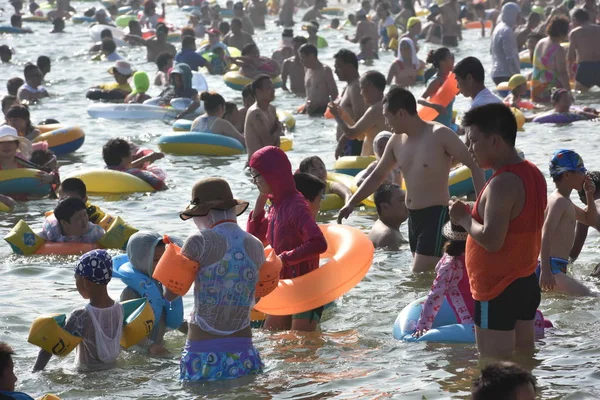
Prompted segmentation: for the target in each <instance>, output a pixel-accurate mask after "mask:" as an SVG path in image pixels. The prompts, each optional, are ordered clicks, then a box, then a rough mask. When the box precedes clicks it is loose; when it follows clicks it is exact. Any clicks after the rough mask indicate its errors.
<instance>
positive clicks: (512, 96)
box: [504, 74, 534, 109]
mask: <svg viewBox="0 0 600 400" xmlns="http://www.w3.org/2000/svg"><path fill="white" fill-rule="evenodd" d="M527 84H528V82H527V78H525V77H524V76H523V75H521V74H516V75H513V76H512V77H511V78H510V80H509V81H508V89H509V90H510V93H509V95H508V96H506V98H505V99H504V104H506V105H507V106H509V107H515V108H519V109H520V108H523V109H532V108H534V105H533V103H531V102H530V101H529V100H527V99H524V97H525V96H526V95H527V92H528V91H529V88H528V87H527Z"/></svg>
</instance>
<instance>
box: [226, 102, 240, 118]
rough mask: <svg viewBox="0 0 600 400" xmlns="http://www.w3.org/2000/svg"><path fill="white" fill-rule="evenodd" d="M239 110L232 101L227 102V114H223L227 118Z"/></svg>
mask: <svg viewBox="0 0 600 400" xmlns="http://www.w3.org/2000/svg"><path fill="white" fill-rule="evenodd" d="M236 110H237V105H236V104H235V103H233V102H231V101H226V102H225V113H224V114H223V118H225V117H226V116H228V115H231V114H233V112H234V111H236Z"/></svg>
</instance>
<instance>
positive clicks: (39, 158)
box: [29, 150, 56, 167]
mask: <svg viewBox="0 0 600 400" xmlns="http://www.w3.org/2000/svg"><path fill="white" fill-rule="evenodd" d="M54 160H56V156H55V155H54V153H53V152H52V151H51V150H36V151H34V152H33V153H31V158H30V159H29V161H31V162H32V163H34V164H35V165H38V166H40V167H43V166H44V165H46V164H48V163H49V162H51V161H54Z"/></svg>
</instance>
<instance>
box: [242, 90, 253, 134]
mask: <svg viewBox="0 0 600 400" xmlns="http://www.w3.org/2000/svg"><path fill="white" fill-rule="evenodd" d="M255 102H256V97H254V92H253V91H252V84H251V83H249V84H247V85H246V86H244V89H242V104H243V107H242V108H240V117H241V119H242V123H244V124H245V123H246V115H247V114H248V110H249V109H250V107H252V104H254V103H255ZM240 132H243V130H241V131H240Z"/></svg>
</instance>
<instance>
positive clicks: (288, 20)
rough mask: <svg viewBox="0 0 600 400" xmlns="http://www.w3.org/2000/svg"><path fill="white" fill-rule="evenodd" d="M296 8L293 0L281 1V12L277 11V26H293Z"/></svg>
mask: <svg viewBox="0 0 600 400" xmlns="http://www.w3.org/2000/svg"><path fill="white" fill-rule="evenodd" d="M295 7H296V5H295V3H294V0H283V3H282V5H281V10H280V11H279V20H278V21H277V24H278V25H282V26H293V25H294V8H295Z"/></svg>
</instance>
